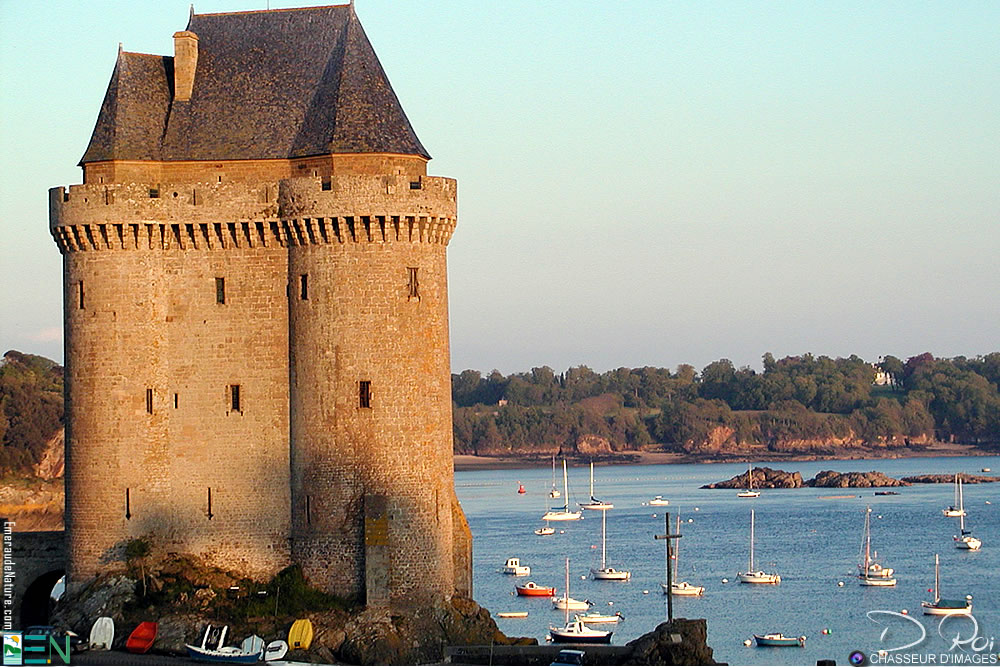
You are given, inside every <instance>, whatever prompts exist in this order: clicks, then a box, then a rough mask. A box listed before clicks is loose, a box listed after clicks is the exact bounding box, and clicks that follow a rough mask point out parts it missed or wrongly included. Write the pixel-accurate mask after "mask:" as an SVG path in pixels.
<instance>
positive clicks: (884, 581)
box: [858, 505, 896, 586]
mask: <svg viewBox="0 0 1000 667" xmlns="http://www.w3.org/2000/svg"><path fill="white" fill-rule="evenodd" d="M871 515H872V508H871V505H868V506H867V507H865V534H864V538H862V541H861V552H862V553H863V554H864V563H863V564H860V565H858V583H860V584H861V585H862V586H895V585H896V580H895V579H894V578H893V576H892V573H893V569H892V568H891V567H882V566H881V565H879V564H878V563H877V562H876V559H877V558H878V553H875V554H873V553H872V529H871Z"/></svg>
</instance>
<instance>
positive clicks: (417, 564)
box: [279, 177, 455, 599]
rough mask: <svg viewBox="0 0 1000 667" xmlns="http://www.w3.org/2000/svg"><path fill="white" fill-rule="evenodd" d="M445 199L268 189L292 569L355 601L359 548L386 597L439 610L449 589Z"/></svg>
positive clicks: (355, 190) (344, 180)
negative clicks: (373, 523) (283, 303)
mask: <svg viewBox="0 0 1000 667" xmlns="http://www.w3.org/2000/svg"><path fill="white" fill-rule="evenodd" d="M397 181H398V182H397ZM454 192H455V188H454V181H452V180H450V179H439V178H433V179H432V178H425V179H423V183H422V184H421V188H420V189H412V188H411V186H410V182H409V181H408V180H407V179H403V178H399V179H397V178H394V177H385V178H379V179H371V178H367V177H338V178H335V179H334V182H333V183H332V184H331V188H330V190H323V189H322V186H321V185H320V184H318V183H316V182H315V181H309V180H305V179H300V180H297V181H295V182H291V181H287V182H284V183H283V184H282V188H281V192H280V199H279V201H280V206H281V212H282V216H283V217H285V218H286V222H288V224H289V225H290V227H289V228H290V230H291V234H290V236H289V239H288V241H289V247H290V251H289V274H290V276H291V281H292V300H291V304H290V326H291V332H290V337H291V370H292V381H291V406H292V412H291V414H292V417H291V419H292V440H291V445H292V490H293V494H292V500H293V504H292V516H293V526H294V531H295V532H294V537H293V545H294V546H293V550H294V551H293V554H294V558H295V559H296V560H297V561H298V562H300V563H301V564H302V566H303V570H304V571H305V573H306V575H307V576H308V577H309V578H310V579H311V580H313V581H316V582H318V583H321V585H323V586H324V587H326V588H328V589H329V590H334V591H337V592H341V593H343V594H350V595H355V596H360V595H361V594H362V592H363V591H362V589H361V588H360V585H361V584H363V583H365V582H364V581H363V578H361V577H359V574H360V573H361V568H362V567H363V565H364V559H363V556H364V552H365V549H366V547H369V546H370V547H371V548H373V549H380V548H382V547H387V548H388V554H389V556H388V561H389V563H388V564H389V577H388V588H389V596H390V597H392V598H400V597H407V598H413V597H414V596H419V595H421V594H427V595H431V596H434V597H447V596H449V595H451V593H452V591H453V588H454V579H453V576H452V568H453V565H452V521H451V498H452V493H453V491H452V487H453V472H452V452H451V446H452V444H451V443H452V427H451V399H450V377H451V376H450V365H449V364H450V361H449V352H448V295H447V267H446V262H445V251H446V244H447V241H448V239H449V238H450V235H451V231H452V229H453V228H454V224H455V223H454V215H455V199H454ZM288 216H296V217H295V218H293V219H292V220H291V221H287V217H288ZM411 268H413V269H416V270H417V271H416V274H417V281H418V286H417V287H416V291H417V294H416V295H411V288H410V271H409V269H411ZM303 276H307V279H306V280H307V290H308V293H307V294H306V295H305V298H303V296H304V295H303V293H302V280H303V278H302V277H303ZM362 382H367V383H370V384H369V386H370V389H371V398H370V403H369V406H368V407H365V406H363V405H361V400H360V383H362ZM372 495H375V496H385V497H386V500H387V515H388V522H387V523H388V526H387V530H388V534H387V535H386V536H384V538H382V537H378V538H375V537H372V538H371V539H369V540H367V541H366V540H364V526H363V521H364V513H363V512H359V511H358V509H359V508H360V507H361V506H362V503H363V499H364V498H365V497H367V496H372ZM371 535H375V533H371ZM383 539H384V541H385V542H386V544H382V543H381V542H382V541H383ZM367 583H368V584H370V585H374V583H375V582H367ZM367 597H368V599H372V596H371V595H370V594H369V595H368V596H367ZM380 597H381V596H379V595H376V596H375V598H376V599H378V598H380Z"/></svg>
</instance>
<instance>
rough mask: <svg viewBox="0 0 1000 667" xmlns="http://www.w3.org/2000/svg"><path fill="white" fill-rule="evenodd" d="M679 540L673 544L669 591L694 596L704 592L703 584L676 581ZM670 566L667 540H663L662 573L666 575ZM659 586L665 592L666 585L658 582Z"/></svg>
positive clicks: (678, 522) (679, 523)
mask: <svg viewBox="0 0 1000 667" xmlns="http://www.w3.org/2000/svg"><path fill="white" fill-rule="evenodd" d="M674 532H675V533H677V534H678V535H679V534H680V532H681V515H680V512H678V513H677V529H676V530H675V531H674ZM680 546H681V545H680V541H679V540H678V542H677V545H676V546H674V563H673V567H674V576H673V577H672V579H671V583H670V593H671V594H672V595H679V596H684V597H695V596H698V595H704V594H705V587H704V586H693V585H691V584H689V583H688V582H686V581H677V561H678V559H679V558H680ZM668 567H670V563H669V562H668V560H667V542H666V540H664V541H663V574H664V576H666V571H667V568H668ZM660 588H662V589H663V594H664V595H666V594H667V585H666V584H660Z"/></svg>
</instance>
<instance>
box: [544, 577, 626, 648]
mask: <svg viewBox="0 0 1000 667" xmlns="http://www.w3.org/2000/svg"><path fill="white" fill-rule="evenodd" d="M564 598H565V599H567V600H570V599H572V598H570V597H569V558H567V559H566V588H565V589H564ZM564 612H565V618H566V620H565V625H564V626H563V627H561V628H556V627H552V626H550V627H549V637H550V638H551V639H552V641H553V642H556V643H560V642H562V643H573V644H610V643H611V635H612V633H611V632H609V631H605V630H594V629H593V628H589V627H587V625H586V624H585V623H584V622H583V621H581V620H580V618H579V617H577V618H575V619H574V620H573V622H570V620H569V607H566V608H565V609H564Z"/></svg>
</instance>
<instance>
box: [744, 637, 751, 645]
mask: <svg viewBox="0 0 1000 667" xmlns="http://www.w3.org/2000/svg"><path fill="white" fill-rule="evenodd" d="M743 645H744V646H753V640H752V639H744V640H743Z"/></svg>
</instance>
